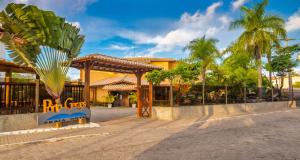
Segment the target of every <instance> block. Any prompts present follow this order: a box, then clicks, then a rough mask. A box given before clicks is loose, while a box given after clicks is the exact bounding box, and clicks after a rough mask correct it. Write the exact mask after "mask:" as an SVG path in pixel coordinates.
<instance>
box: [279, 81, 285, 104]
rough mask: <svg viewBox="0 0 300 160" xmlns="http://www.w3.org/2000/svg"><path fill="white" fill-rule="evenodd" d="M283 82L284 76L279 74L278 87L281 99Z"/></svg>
mask: <svg viewBox="0 0 300 160" xmlns="http://www.w3.org/2000/svg"><path fill="white" fill-rule="evenodd" d="M283 83H284V76H281V77H280V87H279V98H280V99H281V95H282V88H283Z"/></svg>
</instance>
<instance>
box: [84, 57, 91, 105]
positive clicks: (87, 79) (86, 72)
mask: <svg viewBox="0 0 300 160" xmlns="http://www.w3.org/2000/svg"><path fill="white" fill-rule="evenodd" d="M90 71H91V65H90V61H86V62H84V101H85V103H86V107H87V108H90Z"/></svg>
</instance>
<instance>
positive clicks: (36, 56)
mask: <svg viewBox="0 0 300 160" xmlns="http://www.w3.org/2000/svg"><path fill="white" fill-rule="evenodd" d="M0 23H1V24H2V26H1V27H0V28H1V29H0V41H1V42H3V43H4V44H5V45H6V48H7V49H8V50H10V54H9V55H10V57H11V58H12V60H13V61H14V62H16V63H18V64H20V65H25V66H29V67H31V68H33V69H34V70H35V71H36V73H37V74H38V75H39V77H40V79H41V81H42V82H44V84H45V86H46V89H47V91H48V93H49V94H50V95H51V96H52V97H53V99H55V101H56V103H57V104H60V103H61V102H60V94H61V93H62V91H63V88H64V82H65V78H66V74H67V71H68V69H69V66H70V64H71V61H72V59H73V58H74V57H76V56H78V54H79V52H80V48H81V46H82V44H83V42H84V37H83V36H82V35H80V34H79V29H78V28H76V27H74V26H72V25H71V24H69V23H66V21H65V19H64V18H61V17H58V16H56V15H55V14H54V13H53V12H51V11H44V10H40V9H38V8H37V7H36V6H32V5H29V6H26V5H24V4H14V3H11V4H8V5H7V6H6V8H5V10H3V11H2V12H0Z"/></svg>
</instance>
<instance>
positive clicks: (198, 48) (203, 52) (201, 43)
mask: <svg viewBox="0 0 300 160" xmlns="http://www.w3.org/2000/svg"><path fill="white" fill-rule="evenodd" d="M217 42H218V41H217V40H216V39H207V38H205V36H203V37H202V38H198V39H195V40H193V41H191V42H190V43H189V44H188V45H187V46H186V47H185V49H188V50H189V51H190V59H191V60H192V61H195V62H198V63H201V76H202V98H203V100H202V103H203V104H205V98H204V95H205V94H204V92H205V81H206V71H207V68H208V66H209V65H210V64H212V63H213V62H214V60H215V58H216V57H217V56H218V55H219V51H218V49H217V47H216V43H217Z"/></svg>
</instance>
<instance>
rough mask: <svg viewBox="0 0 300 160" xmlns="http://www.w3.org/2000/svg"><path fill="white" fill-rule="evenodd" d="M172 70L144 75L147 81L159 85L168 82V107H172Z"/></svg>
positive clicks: (173, 73)
mask: <svg viewBox="0 0 300 160" xmlns="http://www.w3.org/2000/svg"><path fill="white" fill-rule="evenodd" d="M175 76H176V75H175V72H174V70H154V71H151V72H149V73H147V74H146V78H147V80H148V81H151V82H152V83H153V84H156V85H159V84H160V83H161V82H162V81H164V80H166V79H168V80H169V81H170V106H171V107H172V106H173V80H174V78H175Z"/></svg>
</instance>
